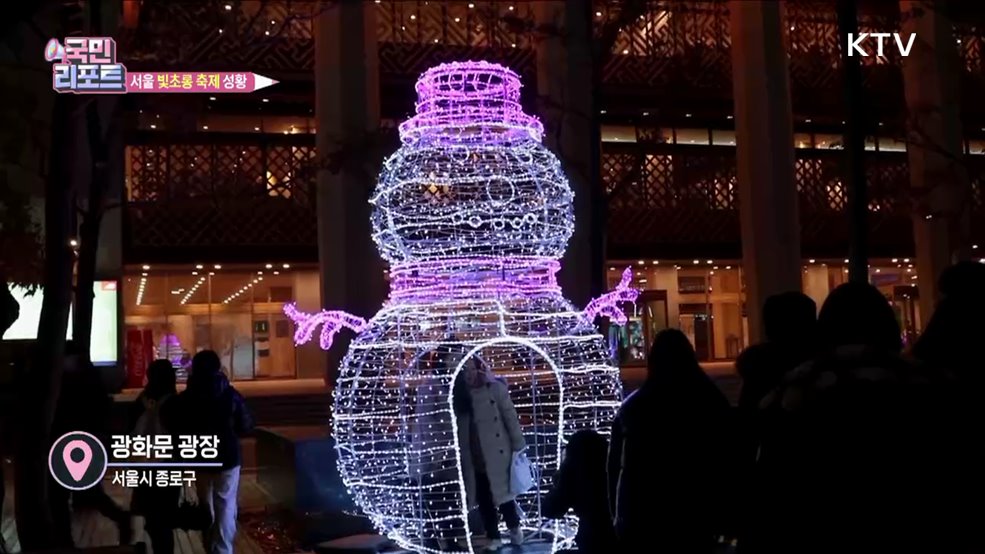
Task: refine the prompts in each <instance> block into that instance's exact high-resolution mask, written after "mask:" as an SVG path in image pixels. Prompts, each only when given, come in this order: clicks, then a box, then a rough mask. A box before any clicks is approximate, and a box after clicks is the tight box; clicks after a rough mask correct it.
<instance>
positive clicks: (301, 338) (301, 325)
mask: <svg viewBox="0 0 985 554" xmlns="http://www.w3.org/2000/svg"><path fill="white" fill-rule="evenodd" d="M284 314H285V315H287V317H289V318H291V320H292V321H294V324H295V325H297V330H295V331H294V344H296V345H299V346H300V345H302V344H304V343H306V342H308V341H310V340H311V337H312V335H314V333H315V329H316V328H317V327H318V326H319V325H321V326H322V329H321V335H319V337H318V338H319V341H318V342H319V344H320V345H321V347H322V349H323V350H328V349H329V348H331V347H332V342H334V341H335V335H336V334H337V333H338V332H339V331H341V330H342V328H343V327H346V328H349V329H351V330H352V331H354V332H356V333H359V332H360V331H362V330H363V329H364V328H365V327H366V320H365V319H363V318H361V317H359V316H355V315H352V314H350V313H348V312H343V311H340V310H331V311H330V310H322V311H320V312H318V313H315V314H309V313H305V312H302V311H300V310H298V307H297V305H295V304H286V305H285V306H284Z"/></svg>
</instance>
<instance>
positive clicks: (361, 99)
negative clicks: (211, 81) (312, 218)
mask: <svg viewBox="0 0 985 554" xmlns="http://www.w3.org/2000/svg"><path fill="white" fill-rule="evenodd" d="M375 10H376V4H374V3H372V2H366V3H364V2H362V1H361V0H342V1H340V2H337V3H336V4H335V5H334V6H332V7H330V8H328V9H326V10H324V11H323V12H322V13H321V14H319V15H318V17H317V19H316V21H315V114H316V119H317V129H316V131H317V138H316V144H317V148H318V156H319V159H320V160H322V161H323V162H324V161H326V156H328V157H329V158H331V157H333V156H337V155H338V154H337V153H338V152H340V151H342V152H346V154H344V155H347V156H359V155H364V153H367V152H369V151H375V149H372V148H359V147H355V148H353V145H359V144H369V143H370V141H372V140H374V139H373V137H374V136H377V134H378V133H379V130H380V99H379V88H380V87H379V59H378V56H377V47H376V18H375V13H376V12H375ZM365 155H366V156H367V157H369V156H371V155H373V154H368V153H367V154H365ZM376 162H378V160H371V159H365V160H344V161H343V162H342V164H341V166H342V169H341V170H330V169H327V168H325V165H326V164H324V163H323V164H322V165H321V166H320V169H319V170H318V181H317V210H318V262H319V268H320V272H321V302H322V306H324V307H325V308H327V309H342V310H346V311H349V312H351V313H353V314H356V315H359V316H362V317H366V318H369V317H370V316H372V315H373V314H374V313H376V312H377V311H378V310H379V308H380V306H381V304H382V301H383V298H384V295H385V286H384V277H383V268H384V266H383V262H382V261H381V259H380V257H379V253H378V252H377V251H376V247H375V246H374V244H373V241H372V238H371V231H370V221H369V218H370V209H369V208H370V207H369V202H368V201H369V196H370V193H371V192H372V188H373V186H374V184H375V182H374V180H375V173H374V172H373V171H372V170H371V169H369V167H371V166H372V165H374V164H375V163H376ZM333 165H334V164H333ZM351 336H352V335H351V333H350V332H349V331H343V332H341V333H340V334H339V335H338V336H337V338H336V341H335V345H334V346H333V347H332V350H331V351H330V352H329V354H328V359H327V371H326V382H327V383H328V384H332V383H334V381H335V375H336V372H337V370H338V365H339V362H340V360H341V359H342V356H343V355H344V354H345V351H346V349H347V348H348V344H349V339H351Z"/></svg>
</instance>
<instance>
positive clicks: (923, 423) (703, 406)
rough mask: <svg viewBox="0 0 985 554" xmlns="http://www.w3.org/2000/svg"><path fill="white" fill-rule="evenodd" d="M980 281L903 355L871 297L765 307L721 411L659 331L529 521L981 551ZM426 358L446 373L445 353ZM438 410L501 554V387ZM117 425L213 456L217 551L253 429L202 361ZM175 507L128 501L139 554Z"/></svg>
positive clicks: (84, 501) (677, 339) (643, 537)
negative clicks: (611, 412)
mask: <svg viewBox="0 0 985 554" xmlns="http://www.w3.org/2000/svg"><path fill="white" fill-rule="evenodd" d="M983 282H985V265H983V264H958V265H956V266H954V267H952V268H950V269H949V270H948V271H947V272H945V273H944V275H943V276H942V277H941V282H940V290H941V293H942V300H941V301H940V303H939V305H938V307H937V309H936V310H935V312H934V313H933V314H932V317H931V318H930V320H929V322H928V324H927V325H926V329H925V331H924V333H923V334H922V335H921V337H920V338H919V340H917V341H916V343H915V344H913V345H912V347H910V348H909V349H908V350H904V342H903V340H902V334H901V329H900V326H899V323H898V321H897V318H896V315H895V313H894V311H893V309H892V308H891V306H890V304H889V303H888V301H887V300H886V298H885V297H884V296H883V295H882V294H881V293H880V292H879V291H878V290H877V289H876V288H874V287H873V286H871V285H869V284H866V283H854V282H852V283H847V284H844V285H841V286H839V287H838V288H836V289H835V290H834V291H832V292H831V294H830V295H829V296H828V298H827V299H826V300H825V302H824V304H823V305H822V306H821V308H820V311H819V312H818V311H817V307H816V305H815V303H814V302H813V301H812V300H811V299H810V298H808V297H807V296H805V295H803V294H801V293H799V292H789V293H784V294H780V295H777V296H774V297H771V298H769V299H767V301H766V302H765V305H764V308H763V322H764V331H765V337H766V340H765V341H764V342H763V343H761V344H756V345H753V346H750V347H749V348H747V349H746V350H745V351H744V352H743V353H742V354H741V355H740V356H739V358H738V360H737V362H736V369H737V371H738V373H739V375H740V376H741V377H742V380H743V386H742V390H741V394H740V396H739V399H738V405H737V406H736V407H732V406H731V405H730V403H729V401H728V400H727V399H726V397H725V396H724V395H723V393H722V392H721V391H720V390H719V388H718V387H717V386H716V384H715V383H714V382H713V381H712V380H711V379H710V378H709V377H708V375H707V374H706V373H705V372H704V371H703V370H702V368H701V366H700V365H699V363H698V360H697V356H696V354H695V351H694V348H693V347H692V345H691V343H690V341H689V340H688V338H687V337H686V336H685V335H684V334H683V333H681V332H680V331H678V330H676V329H667V330H664V331H662V332H660V333H659V334H658V335H657V336H656V337H655V339H654V341H653V345H652V348H651V351H650V355H649V362H648V363H649V367H648V373H647V378H646V381H645V382H644V383H643V385H642V386H641V387H640V388H639V389H638V390H636V391H635V392H633V393H632V394H631V395H629V396H628V397H627V398H626V399H625V401H624V402H623V405H622V407H621V408H620V410H619V412H618V414H617V416H616V418H615V420H614V421H613V424H612V428H611V434H610V437H609V439H608V440H607V439H606V437H604V436H603V435H602V434H599V433H597V432H595V431H588V430H586V431H581V432H579V433H577V434H575V435H574V436H573V437H571V438H570V440H569V441H568V443H567V446H566V450H565V455H564V458H563V461H562V463H561V466H560V468H559V470H558V471H557V473H556V474H555V476H554V483H553V488H552V489H551V490H550V491H549V492H547V494H545V495H544V497H543V498H542V500H541V511H542V513H543V515H545V516H546V517H552V518H561V517H564V515H565V514H567V513H569V512H572V511H573V512H574V513H575V514H576V515H577V516H578V517H579V520H580V525H579V530H578V535H577V538H576V543H577V548H578V552H583V553H603V552H605V553H608V552H627V553H628V552H657V553H668V554H714V553H718V552H723V551H726V550H725V549H735V550H736V551H737V552H738V553H739V554H789V553H798V554H815V553H816V554H822V553H823V554H829V553H855V552H859V553H863V552H864V553H887V554H888V553H892V554H896V553H904V552H913V553H921V554H923V553H938V552H939V553H946V554H971V553H978V552H983V553H985V541H983V540H982V539H981V538H980V537H979V536H978V533H977V531H978V529H979V528H980V527H981V522H982V521H983V520H985V514H983V511H985V510H983V508H982V502H981V499H982V498H983V497H985V472H983V471H982V469H981V468H983V467H985V441H983V440H982V431H981V429H980V426H981V424H982V421H985V417H983V416H985V409H983V407H982V406H983V403H982V402H981V401H980V397H981V394H982V392H983V387H985V365H983V364H982V362H981V359H980V355H981V354H980V352H978V351H977V340H978V339H979V338H981V337H982V336H985V333H983V331H985V329H983V327H985V323H983V320H982V318H981V314H982V313H985V310H983V308H985V293H982V292H981V291H982V289H981V286H980V285H981V283H983ZM436 359H437V360H438V361H437V362H436V363H457V362H458V361H459V359H458V358H457V357H455V356H454V355H453V353H452V352H443V353H440V356H438V357H437V358H436ZM67 360H68V362H67V363H68V364H69V367H67V368H66V372H65V392H64V393H63V398H62V401H61V402H60V404H59V410H58V413H57V414H56V417H55V425H54V427H55V431H56V434H57V433H58V432H60V431H63V430H64V431H67V430H80V429H81V430H85V431H88V432H90V433H93V434H94V435H96V436H97V437H101V438H104V437H105V436H106V434H107V432H108V431H107V429H108V423H107V422H108V398H107V396H106V395H105V393H104V392H103V391H101V389H100V388H99V386H98V385H97V384H96V383H97V381H98V374H97V373H96V372H94V371H93V368H91V365H90V364H85V363H82V361H81V359H80V358H79V356H78V355H77V353H74V352H71V351H70V352H68V356H67ZM452 403H453V407H454V413H455V416H456V419H457V430H458V433H459V437H458V440H459V444H461V445H463V448H462V449H461V456H462V460H461V463H460V467H461V469H462V475H463V478H464V479H465V489H466V492H467V497H468V500H469V504H470V505H478V507H479V512H480V515H481V519H482V526H483V527H484V528H485V529H486V533H487V537H488V538H489V539H490V544H489V546H490V547H491V548H492V549H497V548H499V547H501V546H503V545H504V541H503V538H502V537H501V536H500V534H499V524H500V518H502V520H503V523H505V526H506V528H507V529H508V531H509V537H508V540H509V542H510V543H512V544H513V545H517V546H519V545H521V544H523V542H524V536H523V533H522V531H521V528H520V514H519V513H518V507H517V504H516V502H515V500H514V498H515V497H516V491H515V490H513V487H512V486H511V482H510V467H511V464H512V463H513V456H514V455H515V453H517V452H520V451H522V450H523V449H524V446H525V444H524V436H523V433H522V432H521V429H520V423H519V420H518V417H517V413H516V410H515V408H514V407H513V404H512V401H511V399H510V396H509V391H508V389H507V386H506V384H505V383H504V382H503V381H501V380H500V379H498V378H497V377H496V376H495V375H494V374H493V373H492V372H491V371H490V370H489V368H488V367H486V365H485V364H484V363H483V362H482V360H481V359H479V358H472V359H470V360H468V361H467V363H466V364H465V365H464V369H463V371H462V372H461V373H460V374H459V375H458V380H457V381H456V383H455V386H454V389H453V395H452ZM130 421H132V422H135V426H134V428H133V432H134V433H138V434H171V435H175V436H176V435H215V436H217V437H218V438H219V443H218V450H219V457H218V461H219V462H221V464H222V467H221V468H217V469H216V470H215V471H211V472H209V471H200V472H199V474H198V479H197V484H198V487H197V497H198V505H199V506H201V507H202V509H203V510H204V511H205V512H206V513H207V515H206V521H207V523H206V524H205V525H204V527H206V529H205V533H204V538H205V541H206V543H207V550H208V551H209V552H210V553H214V554H219V553H231V552H233V538H234V535H235V533H236V495H237V489H238V483H239V471H240V465H241V461H242V454H241V452H240V446H239V437H240V436H242V435H243V434H244V433H247V432H249V430H250V429H251V428H252V425H253V422H252V418H251V416H250V414H249V411H248V410H247V409H246V407H245V404H244V401H243V398H242V397H241V396H240V395H239V393H238V392H236V390H235V389H234V388H233V387H232V386H231V385H230V383H229V381H228V380H227V378H226V377H225V375H224V373H223V372H222V370H221V363H220V360H219V357H218V356H217V355H216V354H215V352H212V351H203V352H199V353H198V354H196V355H195V357H194V359H193V361H192V371H191V375H190V377H189V379H188V385H187V387H186V388H185V390H184V391H182V392H181V393H179V392H178V390H177V384H176V377H175V370H174V368H173V366H172V364H171V363H170V362H168V361H165V360H158V361H155V362H154V363H152V364H151V366H150V367H149V369H148V381H147V385H146V387H145V388H144V390H143V392H142V393H141V394H140V396H139V398H138V400H137V402H136V403H135V407H134V413H133V414H131V418H130ZM51 494H52V498H53V500H52V501H53V502H54V503H55V505H56V506H55V509H53V513H54V514H55V517H56V518H58V519H59V520H60V521H61V522H62V523H65V524H64V525H60V526H59V527H58V528H59V529H63V530H68V529H70V526H69V525H68V524H67V523H66V522H67V521H68V518H69V515H70V510H71V509H73V508H75V509H77V508H79V507H80V506H89V507H92V508H95V509H97V510H99V511H100V512H101V513H102V514H104V515H105V516H107V517H109V518H111V519H112V520H113V521H114V522H116V523H117V525H118V526H119V529H120V537H121V541H122V542H127V541H129V540H130V536H131V534H132V529H131V528H130V515H131V513H130V512H128V511H126V510H124V509H123V508H122V507H120V506H118V505H117V504H116V503H115V502H114V501H113V500H112V498H111V497H109V496H108V495H107V494H106V492H105V491H104V490H103V488H102V487H101V486H97V487H94V488H92V489H89V490H87V491H84V492H81V493H80V492H75V493H71V492H70V491H67V490H65V489H63V488H61V487H57V486H53V487H51ZM183 503H184V501H183V500H182V498H181V493H180V491H179V490H178V489H174V488H155V487H142V488H139V489H138V490H136V491H135V493H134V496H133V501H132V505H131V511H132V513H134V514H140V515H142V516H144V518H145V521H146V523H145V529H146V531H147V534H148V536H149V538H150V541H151V545H152V548H153V551H154V552H172V551H173V550H174V536H173V529H175V528H176V527H178V526H180V525H182V523H181V521H180V520H181V519H182V518H181V513H182V509H183V508H186V507H187V506H184V505H183ZM460 527H461V524H460V523H449V525H448V528H447V529H446V530H445V531H446V532H445V533H443V537H441V538H440V540H436V541H435V543H436V544H434V545H433V547H434V548H435V549H441V550H443V549H446V548H453V549H454V548H456V547H461V548H466V547H467V545H464V544H463V543H462V540H461V536H462V531H463V529H461V528H460ZM446 539H447V540H446ZM65 540H66V541H68V542H69V544H70V543H71V537H65Z"/></svg>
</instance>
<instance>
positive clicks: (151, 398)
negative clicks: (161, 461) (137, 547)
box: [130, 360, 181, 552]
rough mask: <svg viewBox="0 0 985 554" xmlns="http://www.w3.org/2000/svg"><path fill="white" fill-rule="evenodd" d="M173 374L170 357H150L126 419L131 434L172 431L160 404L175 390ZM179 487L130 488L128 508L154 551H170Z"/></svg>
mask: <svg viewBox="0 0 985 554" xmlns="http://www.w3.org/2000/svg"><path fill="white" fill-rule="evenodd" d="M177 382H178V379H177V375H176V372H175V369H174V365H173V364H172V363H171V361H170V360H154V361H153V362H151V363H150V365H149V366H148V367H147V385H146V386H145V387H144V390H143V391H141V393H140V395H139V396H138V397H137V400H136V401H135V402H134V407H133V412H132V413H131V418H130V421H132V422H134V425H133V429H132V432H133V434H134V435H142V436H157V435H172V439H171V444H173V445H177V444H178V443H177V439H176V438H175V437H174V435H173V434H172V433H171V432H170V429H169V427H170V425H169V422H167V421H165V420H164V417H163V415H162V414H163V413H164V411H165V408H164V406H165V405H166V404H168V403H169V402H171V401H173V400H174V398H175V397H176V395H177V394H178V388H177ZM180 498H181V489H180V488H178V487H156V486H149V485H146V486H140V487H138V488H137V489H136V490H134V492H133V497H132V499H131V501H130V510H131V512H133V513H134V514H139V515H143V516H144V520H145V522H146V523H145V524H144V528H145V529H146V530H147V535H148V537H149V538H150V542H151V547H152V548H153V550H154V552H174V528H175V523H176V522H175V517H176V512H177V510H178V501H179V499H180Z"/></svg>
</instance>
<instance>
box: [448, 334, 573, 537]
mask: <svg viewBox="0 0 985 554" xmlns="http://www.w3.org/2000/svg"><path fill="white" fill-rule="evenodd" d="M471 360H476V361H478V362H479V363H480V364H482V365H484V366H485V367H486V368H487V369H488V370H489V371H491V373H492V374H493V375H494V376H495V377H496V378H498V379H501V380H502V381H504V382H505V383H506V385H507V388H508V390H509V394H510V400H511V401H512V402H513V406H514V408H515V409H516V412H517V417H518V419H519V422H520V428H521V430H522V432H523V436H524V440H525V442H526V450H525V453H526V455H527V457H528V459H529V460H530V462H531V465H532V466H533V467H534V469H535V472H536V474H537V480H536V484H535V485H534V487H533V488H532V489H530V490H529V491H527V492H526V493H523V494H520V495H519V496H518V497H517V498H516V502H517V505H518V507H519V510H520V523H521V526H522V527H523V529H524V531H525V533H527V534H529V535H530V538H531V539H532V540H534V541H537V542H549V543H553V542H554V540H555V537H558V534H559V532H560V531H561V527H562V523H563V522H562V521H560V520H547V519H545V518H544V517H543V513H542V501H543V496H544V495H545V494H546V493H547V491H548V490H549V489H550V486H551V483H552V481H553V478H554V474H555V473H556V472H557V470H558V467H559V466H560V463H561V455H562V450H563V446H564V441H565V437H566V436H567V435H568V433H566V429H565V421H564V410H563V409H562V407H563V406H564V388H563V387H562V384H561V383H562V380H561V373H560V370H559V369H558V366H557V364H555V363H554V361H553V360H552V359H551V356H550V355H549V354H548V353H547V352H545V351H544V350H543V349H542V348H541V347H539V346H538V345H536V344H534V343H532V342H527V341H522V340H518V339H516V338H496V339H492V340H489V341H486V342H483V343H480V344H478V345H476V346H474V347H472V348H471V349H470V350H469V351H468V352H467V353H466V354H465V355H464V356H463V357H462V358H461V360H460V361H458V363H457V364H456V366H455V369H454V372H453V373H452V377H451V382H452V383H453V384H454V383H455V381H456V379H457V378H458V376H459V374H460V373H461V372H462V371H463V370H464V369H465V367H466V365H467V364H468V363H469V362H470V361H471ZM453 388H454V386H453ZM448 402H449V403H450V405H451V406H452V409H454V405H453V403H454V391H453V390H452V391H450V393H449V396H448ZM454 441H455V449H456V451H458V452H460V451H461V450H462V449H464V448H469V447H470V445H463V444H459V437H458V434H457V433H456V435H455V437H454ZM458 469H459V472H462V471H464V468H463V467H462V464H461V457H459V460H458ZM461 478H462V482H463V483H464V482H465V479H466V476H465V475H464V474H463V475H462V476H461ZM464 492H465V491H464V488H463V491H462V493H463V495H464ZM463 501H465V502H467V499H465V496H463ZM473 504H474V503H473ZM469 508H471V509H470V510H469V513H470V517H467V518H465V521H464V523H465V525H464V530H465V534H466V535H472V534H473V533H475V532H477V531H479V530H481V531H483V532H487V531H488V530H485V529H477V527H480V528H481V520H480V519H479V518H478V517H476V514H475V510H474V508H475V506H474V505H473V506H469ZM575 524H576V523H575ZM500 530H501V531H503V532H505V531H506V528H505V523H503V522H502V521H500ZM558 538H561V539H563V538H564V537H563V536H562V537H558ZM473 550H476V548H475V547H474V545H473Z"/></svg>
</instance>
